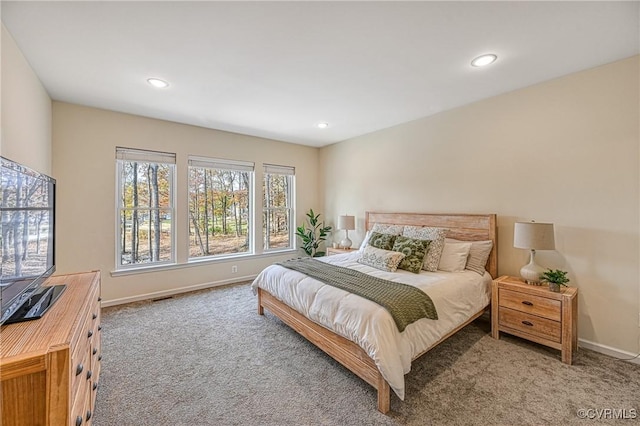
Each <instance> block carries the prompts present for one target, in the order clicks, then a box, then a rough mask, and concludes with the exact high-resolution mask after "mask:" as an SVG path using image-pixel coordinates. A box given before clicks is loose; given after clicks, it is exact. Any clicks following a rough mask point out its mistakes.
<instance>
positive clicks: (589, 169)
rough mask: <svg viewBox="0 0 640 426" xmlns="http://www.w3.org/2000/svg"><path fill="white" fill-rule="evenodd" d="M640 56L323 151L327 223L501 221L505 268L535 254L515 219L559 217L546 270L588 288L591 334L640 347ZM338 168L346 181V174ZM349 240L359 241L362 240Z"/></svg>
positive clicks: (585, 315)
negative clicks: (386, 217)
mask: <svg viewBox="0 0 640 426" xmlns="http://www.w3.org/2000/svg"><path fill="white" fill-rule="evenodd" d="M639 64H640V56H634V57H631V58H627V59H624V60H621V61H617V62H614V63H610V64H606V65H602V66H599V67H596V68H592V69H588V70H584V71H580V72H577V73H574V74H570V75H567V76H564V77H560V78H557V79H554V80H550V81H547V82H542V83H539V84H536V85H534V86H531V87H527V88H524V89H521V90H517V91H514V92H510V93H506V94H503V95H500V96H496V97H493V98H489V99H485V100H482V101H479V102H476V103H474V104H470V105H466V106H463V107H460V108H456V109H454V110H450V111H445V112H442V113H439V114H436V115H433V116H429V117H425V118H422V119H419V120H416V121H412V122H409V123H405V124H401V125H398V126H395V127H391V128H388V129H384V130H380V131H378V132H374V133H372V134H368V135H364V136H361V137H358V138H354V139H350V140H346V141H343V142H340V143H337V144H334V145H330V146H327V147H324V148H322V149H321V152H320V164H321V166H320V167H321V170H322V176H323V180H322V187H323V190H324V198H325V209H326V212H327V214H328V215H333V216H335V215H337V214H339V212H342V211H345V210H349V211H351V212H354V213H356V214H357V230H356V231H355V232H353V237H352V239H353V240H354V244H357V243H359V242H360V241H361V240H362V237H363V236H364V232H363V228H364V212H365V211H367V210H372V211H396V212H433V213H446V212H455V213H462V212H468V213H496V214H497V216H498V241H499V254H498V264H499V273H500V274H509V275H518V271H519V269H520V267H521V266H522V265H523V264H525V263H526V262H527V253H526V252H525V250H518V249H515V248H513V224H514V222H516V221H520V220H536V221H540V222H545V221H546V222H553V223H554V224H555V230H556V251H549V252H539V254H538V260H539V263H540V264H541V265H543V266H546V267H551V268H561V269H564V270H567V271H569V276H570V278H571V280H572V284H574V285H575V286H577V287H578V288H579V321H578V322H579V325H578V330H579V337H580V338H581V339H582V340H584V341H585V342H587V341H588V342H593V343H594V344H595V345H601V346H602V348H605V347H607V348H616V349H617V350H618V351H619V352H620V354H625V353H634V354H635V353H638V352H640V328H639V324H638V314H639V312H640V130H639V129H640V106H639V105H640V91H639V90H640V88H639V78H638V76H639V75H640V67H639ZM338 172H339V173H338ZM349 235H350V236H351V235H352V233H351V232H350V233H349Z"/></svg>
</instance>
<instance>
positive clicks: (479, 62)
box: [471, 53, 498, 67]
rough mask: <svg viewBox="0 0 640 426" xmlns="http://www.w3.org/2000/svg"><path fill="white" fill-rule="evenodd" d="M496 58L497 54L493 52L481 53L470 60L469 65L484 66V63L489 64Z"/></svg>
mask: <svg viewBox="0 0 640 426" xmlns="http://www.w3.org/2000/svg"><path fill="white" fill-rule="evenodd" d="M496 59H498V56H496V55H494V54H493V53H489V54H487V55H481V56H478V57H477V58H475V59H474V60H473V61H471V65H473V66H474V67H484V66H485V65H489V64H492V63H494V62H495V60H496Z"/></svg>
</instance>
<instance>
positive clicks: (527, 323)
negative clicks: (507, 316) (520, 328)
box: [522, 321, 533, 327]
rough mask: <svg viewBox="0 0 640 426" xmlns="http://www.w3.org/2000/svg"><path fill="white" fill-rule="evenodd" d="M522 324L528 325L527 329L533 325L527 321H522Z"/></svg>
mask: <svg viewBox="0 0 640 426" xmlns="http://www.w3.org/2000/svg"><path fill="white" fill-rule="evenodd" d="M522 323H523V324H524V325H528V326H529V327H533V323H531V322H529V321H522Z"/></svg>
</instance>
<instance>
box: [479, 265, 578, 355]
mask: <svg viewBox="0 0 640 426" xmlns="http://www.w3.org/2000/svg"><path fill="white" fill-rule="evenodd" d="M577 296H578V289H577V288H575V287H565V288H563V289H562V291H560V292H559V293H557V292H552V291H550V290H549V286H548V285H541V286H534V285H528V284H526V283H525V282H524V281H523V280H521V279H520V278H517V277H510V276H507V275H504V276H502V277H500V278H497V279H495V280H493V286H492V292H491V335H492V336H493V337H494V338H496V339H499V338H500V333H501V332H502V333H509V334H512V335H514V336H518V337H521V338H523V339H527V340H531V341H533V342H536V343H540V344H543V345H547V346H549V347H552V348H554V349H560V351H562V362H564V363H567V364H571V363H572V362H573V354H574V353H575V351H576V350H577V349H578V324H577V317H578V297H577Z"/></svg>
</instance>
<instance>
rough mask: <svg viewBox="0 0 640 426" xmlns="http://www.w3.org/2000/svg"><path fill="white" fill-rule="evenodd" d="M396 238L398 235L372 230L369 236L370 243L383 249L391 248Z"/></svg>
mask: <svg viewBox="0 0 640 426" xmlns="http://www.w3.org/2000/svg"><path fill="white" fill-rule="evenodd" d="M395 239H396V235H391V234H381V233H380V232H372V233H371V236H370V237H369V245H370V246H373V247H375V248H379V249H383V250H391V249H392V248H393V242H394V241H395Z"/></svg>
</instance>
